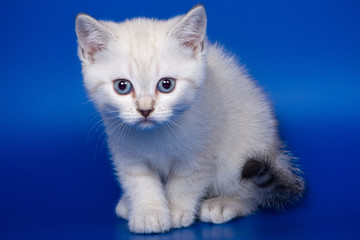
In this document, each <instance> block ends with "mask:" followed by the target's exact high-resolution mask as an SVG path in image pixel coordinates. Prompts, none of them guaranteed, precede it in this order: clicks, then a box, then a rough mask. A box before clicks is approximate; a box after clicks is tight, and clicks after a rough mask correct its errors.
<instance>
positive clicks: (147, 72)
mask: <svg viewBox="0 0 360 240" xmlns="http://www.w3.org/2000/svg"><path fill="white" fill-rule="evenodd" d="M177 22H178V18H174V19H170V20H167V21H160V20H153V19H146V18H136V19H132V20H128V21H125V22H122V23H120V24H118V23H117V24H115V23H111V22H110V23H109V22H107V23H105V24H106V25H107V27H108V28H109V29H110V30H111V31H112V32H113V33H114V35H115V37H116V45H117V46H118V47H119V49H120V51H121V54H124V55H126V59H127V61H126V65H127V67H126V68H127V71H128V73H129V75H130V76H131V77H133V78H137V79H139V80H144V81H143V84H144V85H146V84H147V83H148V81H146V80H147V78H149V77H151V76H155V75H159V71H160V69H161V67H160V65H161V63H160V61H161V60H163V59H164V56H163V52H164V51H163V50H164V48H165V46H166V45H167V41H168V34H169V32H170V31H171V29H172V27H173V26H174V25H175V24H176V23H177ZM143 87H146V86H143Z"/></svg>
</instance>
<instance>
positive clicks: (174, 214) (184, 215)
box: [171, 208, 194, 228]
mask: <svg viewBox="0 0 360 240" xmlns="http://www.w3.org/2000/svg"><path fill="white" fill-rule="evenodd" d="M193 222H194V214H193V212H192V211H186V210H185V211H184V210H182V209H176V208H175V209H171V223H172V227H173V228H181V227H188V226H190V225H191V224H192V223H193Z"/></svg>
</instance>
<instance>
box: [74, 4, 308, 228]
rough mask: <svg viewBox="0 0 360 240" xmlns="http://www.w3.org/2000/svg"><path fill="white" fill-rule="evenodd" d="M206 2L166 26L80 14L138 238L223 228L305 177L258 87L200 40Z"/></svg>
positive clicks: (91, 86)
mask: <svg viewBox="0 0 360 240" xmlns="http://www.w3.org/2000/svg"><path fill="white" fill-rule="evenodd" d="M206 23H207V18H206V13H205V9H204V7H203V6H202V5H197V6H195V7H194V8H192V9H191V10H190V11H189V12H188V13H187V14H186V15H183V16H177V17H174V18H172V19H169V20H167V21H163V20H153V19H146V18H136V19H132V20H127V21H125V22H122V23H114V22H110V21H97V20H95V19H94V18H92V17H90V16H88V15H85V14H79V15H78V16H77V18H76V33H77V37H78V43H79V47H78V54H79V58H80V60H81V63H82V72H83V76H84V84H85V87H86V89H87V91H88V93H89V95H90V98H91V99H92V100H93V101H94V102H95V105H96V107H97V109H98V111H99V112H100V114H101V115H102V118H103V121H104V125H105V128H106V132H107V135H108V145H109V149H110V152H111V155H112V160H113V164H114V166H115V169H116V171H117V174H118V177H119V181H120V184H121V187H122V189H123V192H124V194H123V196H122V198H121V199H120V201H119V203H118V204H117V207H116V213H117V215H118V216H119V217H122V218H125V219H128V220H129V228H130V230H131V231H132V232H135V233H158V232H165V231H168V230H169V229H171V228H181V227H187V226H189V225H191V224H192V223H193V222H194V220H195V219H196V218H198V219H200V221H204V222H211V223H224V222H227V221H229V220H231V219H233V218H236V217H241V216H246V215H249V214H251V213H253V212H254V211H255V210H257V209H258V208H259V207H279V206H283V205H286V204H288V203H292V202H293V201H294V200H297V199H298V198H299V197H300V196H301V195H302V193H303V190H304V182H303V180H302V178H301V177H300V176H298V174H297V173H298V172H299V171H298V169H297V168H296V167H295V166H294V165H293V164H292V163H291V159H292V158H291V157H290V156H289V154H288V153H287V152H286V151H284V150H283V149H282V143H281V141H280V140H279V137H278V132H277V123H276V120H275V119H274V116H273V113H272V111H271V108H270V106H269V103H268V102H267V101H266V99H265V97H264V95H263V93H262V91H261V89H259V88H258V87H257V86H256V84H255V83H254V82H253V81H252V80H251V79H250V77H249V76H248V75H247V73H246V70H245V69H244V68H242V67H241V66H239V65H238V64H237V62H236V60H235V59H234V57H232V56H230V55H229V54H227V53H226V52H225V51H224V50H223V49H222V48H221V47H219V46H218V45H213V44H210V43H209V42H208V41H207V39H206Z"/></svg>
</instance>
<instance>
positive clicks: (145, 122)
mask: <svg viewBox="0 0 360 240" xmlns="http://www.w3.org/2000/svg"><path fill="white" fill-rule="evenodd" d="M155 125H156V123H155V122H154V121H151V120H149V119H147V118H145V119H143V120H141V121H140V122H139V123H138V126H139V127H140V128H141V129H150V128H153V127H155Z"/></svg>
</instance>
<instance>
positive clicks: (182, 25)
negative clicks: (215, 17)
mask: <svg viewBox="0 0 360 240" xmlns="http://www.w3.org/2000/svg"><path fill="white" fill-rule="evenodd" d="M206 22H207V18H206V12H205V8H204V6H203V5H201V4H198V5H196V6H195V7H193V8H192V9H191V10H190V11H189V12H188V13H187V14H186V15H185V16H184V17H183V18H182V19H181V20H180V22H179V23H178V24H177V25H176V26H175V28H174V29H173V30H172V32H171V35H172V36H173V37H175V38H176V39H177V40H178V41H179V42H180V44H181V45H182V46H184V47H186V48H188V49H191V50H192V51H193V52H194V53H197V52H201V51H202V49H203V41H204V38H205V34H206Z"/></svg>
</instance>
